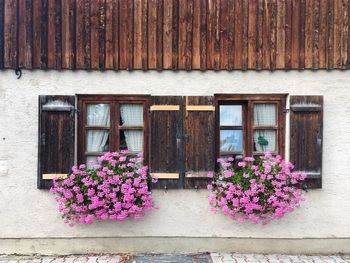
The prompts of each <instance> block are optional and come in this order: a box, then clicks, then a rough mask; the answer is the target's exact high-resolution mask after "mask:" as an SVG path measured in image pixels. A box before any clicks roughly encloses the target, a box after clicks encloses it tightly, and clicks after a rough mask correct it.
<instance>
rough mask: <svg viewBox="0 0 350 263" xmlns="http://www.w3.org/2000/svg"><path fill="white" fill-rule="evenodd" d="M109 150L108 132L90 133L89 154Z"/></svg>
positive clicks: (88, 136)
mask: <svg viewBox="0 0 350 263" xmlns="http://www.w3.org/2000/svg"><path fill="white" fill-rule="evenodd" d="M108 150H109V132H108V131H99V130H94V131H91V130H90V131H88V132H87V136H86V151H87V152H107V151H108Z"/></svg>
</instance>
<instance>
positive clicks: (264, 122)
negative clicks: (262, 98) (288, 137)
mask: <svg viewBox="0 0 350 263" xmlns="http://www.w3.org/2000/svg"><path fill="white" fill-rule="evenodd" d="M275 125H276V104H255V105H254V126H275ZM259 138H260V140H259ZM259 141H260V142H261V144H259ZM266 141H267V145H264V144H265V143H264V142H266ZM254 142H255V147H256V149H255V150H256V151H257V152H266V151H271V152H273V151H276V131H274V130H256V131H255V132H254Z"/></svg>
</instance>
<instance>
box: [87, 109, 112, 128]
mask: <svg viewBox="0 0 350 263" xmlns="http://www.w3.org/2000/svg"><path fill="white" fill-rule="evenodd" d="M109 119H110V117H109V104H89V105H87V116H86V123H87V125H89V126H109Z"/></svg>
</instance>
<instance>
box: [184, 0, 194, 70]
mask: <svg viewBox="0 0 350 263" xmlns="http://www.w3.org/2000/svg"><path fill="white" fill-rule="evenodd" d="M192 27H193V0H187V7H186V61H185V68H186V70H190V69H191V68H192Z"/></svg>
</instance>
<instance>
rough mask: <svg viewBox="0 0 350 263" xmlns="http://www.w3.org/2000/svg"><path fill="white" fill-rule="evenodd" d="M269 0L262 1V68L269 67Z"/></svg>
mask: <svg viewBox="0 0 350 263" xmlns="http://www.w3.org/2000/svg"><path fill="white" fill-rule="evenodd" d="M268 2H269V0H264V1H263V10H264V11H263V23H262V68H263V69H269V68H270V51H271V48H270V17H271V14H270V10H269V5H268Z"/></svg>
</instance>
